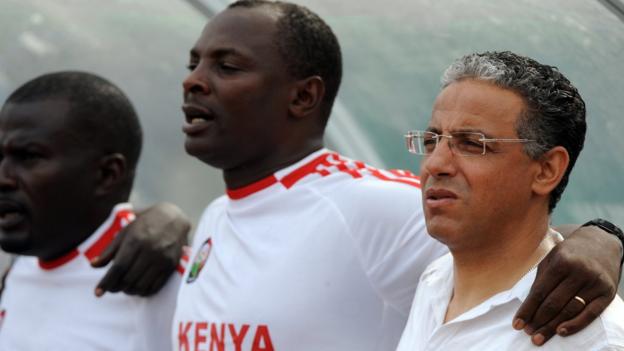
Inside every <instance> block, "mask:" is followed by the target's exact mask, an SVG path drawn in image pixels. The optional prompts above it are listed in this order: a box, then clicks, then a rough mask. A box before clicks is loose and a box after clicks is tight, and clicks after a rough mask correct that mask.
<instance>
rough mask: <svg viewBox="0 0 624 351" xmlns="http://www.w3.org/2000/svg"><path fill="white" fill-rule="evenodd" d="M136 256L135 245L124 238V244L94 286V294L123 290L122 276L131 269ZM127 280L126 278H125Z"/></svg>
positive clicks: (100, 294)
mask: <svg viewBox="0 0 624 351" xmlns="http://www.w3.org/2000/svg"><path fill="white" fill-rule="evenodd" d="M137 256H138V249H137V247H136V245H133V244H132V242H128V241H127V240H126V243H125V245H123V246H121V247H120V248H119V249H118V252H117V253H116V255H115V260H114V261H113V264H112V265H111V267H110V268H109V269H108V271H107V272H106V274H105V275H104V277H103V278H102V279H101V280H100V282H99V283H98V285H97V287H96V288H95V295H96V296H98V297H99V296H102V295H104V293H105V292H107V291H108V292H113V293H114V292H119V291H121V290H123V289H124V287H126V286H125V285H124V277H125V275H126V274H127V272H128V271H130V270H131V268H132V265H133V264H134V261H135V258H136V257H137ZM127 281H128V279H126V282H127Z"/></svg>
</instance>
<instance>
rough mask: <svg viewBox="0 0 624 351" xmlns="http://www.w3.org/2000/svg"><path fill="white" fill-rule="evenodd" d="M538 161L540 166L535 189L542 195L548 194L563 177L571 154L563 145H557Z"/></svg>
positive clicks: (534, 181)
mask: <svg viewBox="0 0 624 351" xmlns="http://www.w3.org/2000/svg"><path fill="white" fill-rule="evenodd" d="M536 162H537V163H538V166H539V168H538V172H537V174H536V175H535V177H534V179H533V191H534V192H535V193H537V194H540V195H547V194H549V193H550V192H551V191H552V190H553V189H554V188H555V187H557V185H558V184H559V182H560V181H561V178H563V175H564V174H565V171H566V169H567V168H568V164H569V163H570V155H569V154H568V151H567V150H566V149H565V148H564V147H563V146H555V147H554V148H552V149H550V150H549V151H548V152H546V153H545V154H544V155H542V157H541V158H540V159H539V160H537V161H536Z"/></svg>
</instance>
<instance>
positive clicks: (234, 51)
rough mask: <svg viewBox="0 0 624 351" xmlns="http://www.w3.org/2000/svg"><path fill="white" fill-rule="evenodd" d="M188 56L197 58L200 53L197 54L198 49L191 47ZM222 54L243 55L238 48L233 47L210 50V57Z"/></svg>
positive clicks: (221, 55) (219, 56)
mask: <svg viewBox="0 0 624 351" xmlns="http://www.w3.org/2000/svg"><path fill="white" fill-rule="evenodd" d="M190 56H191V58H198V57H200V56H201V55H200V54H199V50H198V49H197V48H193V49H191V51H190ZM224 56H237V57H241V58H242V57H244V56H243V54H242V53H241V52H240V51H239V50H237V49H234V48H227V47H226V48H219V49H216V50H214V51H211V52H210V57H215V58H222V57H224Z"/></svg>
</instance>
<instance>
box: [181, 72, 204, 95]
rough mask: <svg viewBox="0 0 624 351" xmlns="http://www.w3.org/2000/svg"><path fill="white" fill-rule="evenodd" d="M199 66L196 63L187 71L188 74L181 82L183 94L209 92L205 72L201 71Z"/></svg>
mask: <svg viewBox="0 0 624 351" xmlns="http://www.w3.org/2000/svg"><path fill="white" fill-rule="evenodd" d="M200 68H201V66H200V65H198V66H197V67H195V69H193V70H192V71H191V73H189V75H188V76H187V77H186V78H185V79H184V81H183V82H182V87H183V88H184V96H186V95H187V94H189V93H192V94H209V93H210V90H211V89H210V82H209V79H208V77H207V76H206V75H205V74H202V73H201V70H200Z"/></svg>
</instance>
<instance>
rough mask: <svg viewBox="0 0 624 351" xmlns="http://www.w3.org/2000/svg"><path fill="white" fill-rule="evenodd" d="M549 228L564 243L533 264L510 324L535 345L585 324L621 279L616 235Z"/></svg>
mask: <svg viewBox="0 0 624 351" xmlns="http://www.w3.org/2000/svg"><path fill="white" fill-rule="evenodd" d="M555 229H556V230H557V231H559V232H560V233H561V234H562V235H563V236H564V237H566V240H565V241H563V242H561V243H559V244H558V245H557V246H556V247H555V248H554V249H553V250H552V251H551V252H550V253H549V254H548V256H546V258H545V259H544V260H543V261H542V262H541V263H540V264H539V266H538V270H537V277H536V278H535V282H534V283H533V286H532V287H531V291H530V293H529V296H528V297H527V299H526V300H525V301H524V303H523V304H522V306H520V309H519V310H518V312H517V313H516V315H515V317H514V321H513V327H514V328H516V329H524V331H525V332H526V333H527V334H529V335H531V340H532V341H533V343H534V344H535V345H543V344H544V343H545V342H547V341H548V340H549V339H550V338H551V337H552V336H553V335H555V334H559V335H561V336H567V335H572V334H574V333H576V332H578V331H579V330H581V329H583V328H585V327H586V326H587V325H589V324H590V323H591V322H592V321H593V320H594V319H596V318H597V317H598V316H599V315H600V314H601V313H602V311H604V310H605V308H607V306H608V305H609V303H611V301H612V300H613V298H614V297H615V294H616V293H617V287H618V284H619V279H620V275H621V267H620V262H621V259H622V255H623V254H624V248H623V247H622V243H621V242H620V240H619V239H618V238H617V237H616V236H614V235H612V234H609V233H607V232H605V231H603V230H602V229H600V228H599V227H595V226H588V227H579V226H569V225H566V226H561V227H557V228H555ZM574 296H579V297H581V298H582V299H584V300H585V301H586V303H587V306H583V304H582V303H580V302H579V301H577V300H575V299H574Z"/></svg>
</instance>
